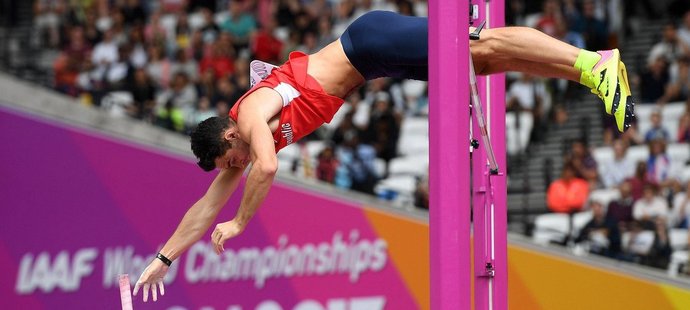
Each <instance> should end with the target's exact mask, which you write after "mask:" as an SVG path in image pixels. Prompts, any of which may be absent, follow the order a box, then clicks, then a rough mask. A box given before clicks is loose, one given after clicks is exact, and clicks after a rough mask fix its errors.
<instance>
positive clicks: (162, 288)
mask: <svg viewBox="0 0 690 310" xmlns="http://www.w3.org/2000/svg"><path fill="white" fill-rule="evenodd" d="M158 290H159V291H161V296H163V295H165V285H163V279H161V280H160V281H158Z"/></svg>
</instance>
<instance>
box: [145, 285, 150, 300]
mask: <svg viewBox="0 0 690 310" xmlns="http://www.w3.org/2000/svg"><path fill="white" fill-rule="evenodd" d="M150 287H151V284H149V283H145V284H144V302H147V301H148V300H149V288H150Z"/></svg>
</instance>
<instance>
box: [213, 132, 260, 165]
mask: <svg viewBox="0 0 690 310" xmlns="http://www.w3.org/2000/svg"><path fill="white" fill-rule="evenodd" d="M224 137H225V139H226V141H227V142H228V143H229V144H230V148H229V149H228V150H227V151H225V154H223V156H220V157H218V158H216V168H218V169H230V168H242V169H244V168H246V167H247V165H249V163H250V162H251V156H250V154H249V144H247V143H246V142H244V141H243V140H242V139H240V138H239V135H237V134H236V133H234V132H228V133H226V134H225V135H224Z"/></svg>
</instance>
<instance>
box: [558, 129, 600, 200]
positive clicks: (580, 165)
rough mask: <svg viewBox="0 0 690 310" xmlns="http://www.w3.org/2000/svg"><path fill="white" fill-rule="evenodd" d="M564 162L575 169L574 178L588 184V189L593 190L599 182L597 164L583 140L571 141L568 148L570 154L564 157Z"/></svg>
mask: <svg viewBox="0 0 690 310" xmlns="http://www.w3.org/2000/svg"><path fill="white" fill-rule="evenodd" d="M565 160H566V161H568V162H570V163H571V164H572V165H573V167H574V168H575V176H576V177H578V178H581V179H584V180H586V181H587V182H589V184H590V187H591V188H594V187H595V186H596V185H597V182H598V181H599V172H598V171H597V162H596V160H595V159H594V156H592V153H591V152H590V151H589V148H588V146H587V143H586V141H585V140H584V139H577V140H575V141H573V143H572V144H571V146H570V154H568V155H567V156H566V159H565Z"/></svg>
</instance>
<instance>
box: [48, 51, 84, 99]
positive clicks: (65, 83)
mask: <svg viewBox="0 0 690 310" xmlns="http://www.w3.org/2000/svg"><path fill="white" fill-rule="evenodd" d="M80 60H81V59H80V58H78V57H77V56H76V54H74V53H61V54H60V56H58V58H57V59H55V62H54V63H53V74H54V75H55V77H54V79H55V80H54V82H53V83H54V87H55V89H56V90H58V91H59V92H61V93H64V94H68V95H70V96H74V97H76V96H77V95H79V88H78V87H77V79H78V76H79V72H80V69H81V68H80V63H81V61H80Z"/></svg>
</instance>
